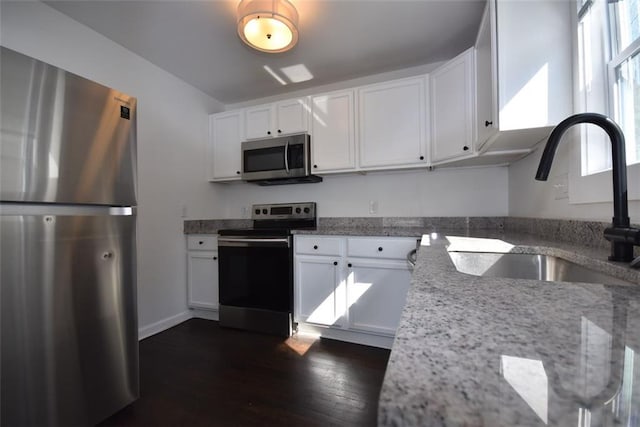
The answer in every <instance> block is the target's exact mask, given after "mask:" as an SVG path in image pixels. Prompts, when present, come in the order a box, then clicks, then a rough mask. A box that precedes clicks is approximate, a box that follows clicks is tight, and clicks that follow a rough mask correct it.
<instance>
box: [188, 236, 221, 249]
mask: <svg viewBox="0 0 640 427" xmlns="http://www.w3.org/2000/svg"><path fill="white" fill-rule="evenodd" d="M217 249H218V236H217V235H211V234H208V235H204V234H194V235H191V236H187V250H190V251H199V250H202V251H215V250H217Z"/></svg>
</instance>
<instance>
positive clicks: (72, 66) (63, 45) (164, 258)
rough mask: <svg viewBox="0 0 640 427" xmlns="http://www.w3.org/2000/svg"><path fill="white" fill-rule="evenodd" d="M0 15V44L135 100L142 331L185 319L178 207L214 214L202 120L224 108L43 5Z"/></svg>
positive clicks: (3, 8) (17, 6)
mask: <svg viewBox="0 0 640 427" xmlns="http://www.w3.org/2000/svg"><path fill="white" fill-rule="evenodd" d="M0 15H1V16H0V18H1V21H0V44H2V45H3V46H5V47H8V48H10V49H13V50H16V51H19V52H21V53H24V54H26V55H29V56H32V57H35V58H38V59H41V60H43V61H45V62H48V63H50V64H53V65H56V66H59V67H61V68H63V69H66V70H68V71H71V72H73V73H76V74H79V75H81V76H83V77H86V78H89V79H91V80H94V81H97V82H99V83H102V84H104V85H106V86H110V87H113V88H115V89H118V90H120V91H123V92H125V93H128V94H130V95H133V96H135V97H137V98H138V202H139V210H138V214H139V216H138V320H139V326H140V328H141V330H142V332H143V333H145V332H146V333H148V332H150V331H151V330H152V329H153V328H154V324H156V323H157V322H160V321H162V320H163V319H167V318H171V317H174V318H176V319H178V318H179V317H180V315H181V313H182V314H183V315H184V314H186V313H185V311H186V288H185V275H186V269H185V268H186V267H185V262H186V261H185V255H184V245H185V243H184V236H183V234H182V218H181V217H180V215H181V206H182V205H186V206H188V209H189V212H188V215H189V216H191V217H209V216H210V214H211V212H212V207H213V206H214V204H215V200H216V190H217V189H216V188H214V187H212V186H211V185H210V184H208V183H207V182H206V181H205V176H206V174H205V167H206V162H205V159H206V155H205V153H206V150H205V147H206V143H207V138H208V119H207V116H208V113H213V112H217V111H221V110H222V109H223V106H222V105H221V104H220V103H218V102H217V101H216V100H215V99H213V98H211V97H209V96H207V95H205V94H204V93H202V92H200V91H198V90H196V89H195V88H193V87H191V86H189V85H187V84H186V83H184V82H183V81H181V80H179V79H178V78H176V77H174V76H173V75H171V74H169V73H167V72H165V71H163V70H161V69H160V68H158V67H156V66H155V65H153V64H151V63H150V62H148V61H146V60H144V59H142V58H141V57H139V56H137V55H135V54H133V53H132V52H130V51H128V50H126V49H124V48H123V47H121V46H120V45H117V44H116V43H114V42H112V41H110V40H108V39H106V38H104V37H103V36H101V35H99V34H98V33H96V32H94V31H92V30H90V29H89V28H87V27H85V26H83V25H81V24H79V23H78V22H76V21H74V20H72V19H70V18H68V17H67V16H65V15H63V14H61V13H59V12H57V11H56V10H54V9H52V8H50V7H49V6H47V5H45V4H43V3H40V2H15V3H14V2H7V1H4V0H3V1H2V2H1V3H0ZM176 316H177V317H176ZM155 326H158V327H161V325H155Z"/></svg>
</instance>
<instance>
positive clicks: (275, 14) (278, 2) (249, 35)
mask: <svg viewBox="0 0 640 427" xmlns="http://www.w3.org/2000/svg"><path fill="white" fill-rule="evenodd" d="M238 35H239V36H240V38H241V39H242V41H244V42H245V43H246V44H248V45H249V46H251V47H252V48H254V49H257V50H260V51H262V52H273V53H276V52H284V51H287V50H289V49H291V48H292V47H293V46H295V44H296V43H297V42H298V11H297V10H296V8H295V7H294V6H293V4H291V2H289V1H288V0H242V1H241V2H240V4H239V5H238Z"/></svg>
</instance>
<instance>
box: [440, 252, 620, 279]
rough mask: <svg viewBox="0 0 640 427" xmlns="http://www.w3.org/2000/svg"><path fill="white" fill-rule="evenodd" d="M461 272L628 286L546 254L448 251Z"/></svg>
mask: <svg viewBox="0 0 640 427" xmlns="http://www.w3.org/2000/svg"><path fill="white" fill-rule="evenodd" d="M449 257H450V258H451V260H452V261H453V264H454V265H455V266H456V269H457V270H458V271H460V272H462V273H466V274H471V275H474V276H483V277H508V278H513V279H531V280H548V281H554V282H555V281H561V282H586V283H602V284H611V285H629V284H630V282H626V281H624V280H621V279H618V278H616V277H612V276H609V275H607V274H604V273H600V272H597V271H595V270H591V269H589V268H586V267H583V266H581V265H578V264H575V263H573V262H571V261H567V260H565V259H562V258H558V257H554V256H549V255H536V254H512V253H506V254H503V253H489V252H449Z"/></svg>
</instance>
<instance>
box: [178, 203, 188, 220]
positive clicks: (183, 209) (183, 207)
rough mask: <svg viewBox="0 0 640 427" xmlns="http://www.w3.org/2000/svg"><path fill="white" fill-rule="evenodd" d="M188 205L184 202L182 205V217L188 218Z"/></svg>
mask: <svg viewBox="0 0 640 427" xmlns="http://www.w3.org/2000/svg"><path fill="white" fill-rule="evenodd" d="M187 213H188V212H187V205H185V204H184V203H183V204H181V205H180V217H181V218H186V217H187Z"/></svg>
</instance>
